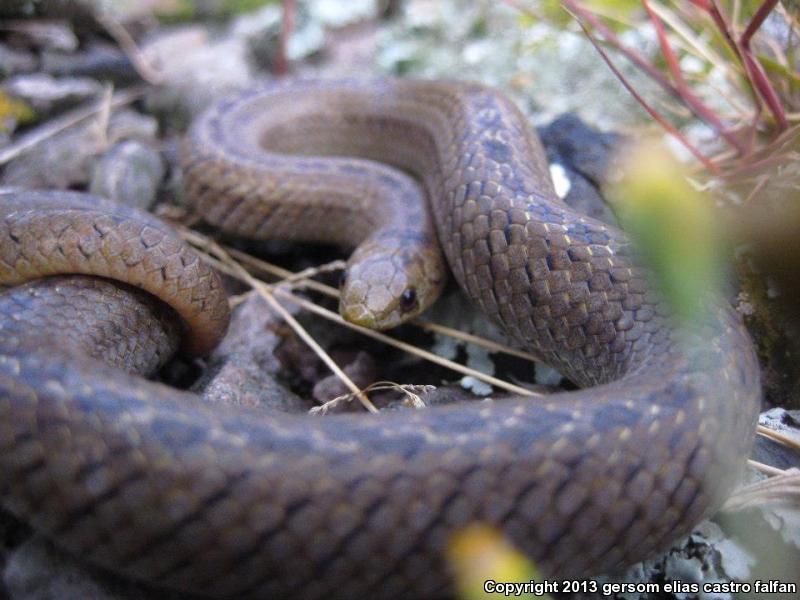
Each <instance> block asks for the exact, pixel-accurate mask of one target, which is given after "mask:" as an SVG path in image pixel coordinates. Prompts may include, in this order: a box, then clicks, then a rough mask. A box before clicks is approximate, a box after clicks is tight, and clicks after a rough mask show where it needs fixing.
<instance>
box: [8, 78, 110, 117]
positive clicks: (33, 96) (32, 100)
mask: <svg viewBox="0 0 800 600" xmlns="http://www.w3.org/2000/svg"><path fill="white" fill-rule="evenodd" d="M2 89H3V90H4V91H5V92H6V93H7V94H9V95H10V96H13V97H15V98H18V99H20V100H23V101H24V102H25V103H27V104H28V105H29V106H30V107H31V108H33V109H34V110H35V111H36V112H37V113H38V114H39V116H40V117H41V116H46V115H48V114H50V113H53V112H55V111H58V110H61V109H64V108H68V107H70V106H74V105H76V104H79V103H81V102H84V101H86V100H90V99H94V98H98V97H99V96H100V94H101V93H102V91H103V86H102V85H100V84H99V83H98V82H97V81H95V80H94V79H89V78H87V77H65V78H60V79H56V78H54V77H51V76H50V75H46V74H43V73H42V74H39V73H37V74H30V75H17V76H15V77H11V78H9V79H7V80H6V81H5V82H4V83H3V86H2Z"/></svg>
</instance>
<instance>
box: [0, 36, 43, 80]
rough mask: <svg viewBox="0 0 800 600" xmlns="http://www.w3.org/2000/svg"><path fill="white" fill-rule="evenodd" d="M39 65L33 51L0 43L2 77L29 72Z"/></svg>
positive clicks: (0, 70)
mask: <svg viewBox="0 0 800 600" xmlns="http://www.w3.org/2000/svg"><path fill="white" fill-rule="evenodd" d="M37 65H38V61H37V60H36V57H35V56H34V55H33V54H32V53H31V52H28V51H27V50H22V49H20V48H12V47H11V46H8V45H6V44H0V77H11V76H12V75H18V74H20V73H29V72H31V71H33V70H34V69H36V67H37Z"/></svg>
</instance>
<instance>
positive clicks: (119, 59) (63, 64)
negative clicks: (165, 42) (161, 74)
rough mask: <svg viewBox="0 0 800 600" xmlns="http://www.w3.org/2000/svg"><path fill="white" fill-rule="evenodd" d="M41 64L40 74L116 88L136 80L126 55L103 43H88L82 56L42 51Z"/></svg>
mask: <svg viewBox="0 0 800 600" xmlns="http://www.w3.org/2000/svg"><path fill="white" fill-rule="evenodd" d="M41 62H42V65H41V69H42V71H44V72H46V73H50V74H51V75H57V76H71V77H93V78H95V79H100V80H103V81H111V82H112V83H114V84H117V85H124V84H128V83H131V82H133V81H137V80H138V79H139V75H138V74H137V72H136V69H134V67H133V64H132V63H131V61H130V59H129V58H128V57H127V55H125V53H123V52H122V51H121V50H120V49H119V48H117V47H116V46H113V45H111V44H106V43H100V42H94V43H90V44H88V45H87V46H86V48H85V49H82V50H81V52H70V53H64V52H58V51H51V50H45V51H44V52H42V56H41Z"/></svg>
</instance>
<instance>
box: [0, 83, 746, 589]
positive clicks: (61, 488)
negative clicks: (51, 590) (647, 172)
mask: <svg viewBox="0 0 800 600" xmlns="http://www.w3.org/2000/svg"><path fill="white" fill-rule="evenodd" d="M267 109H271V110H267ZM281 119H285V120H286V123H285V125H281ZM295 127H298V128H299V129H295ZM292 132H295V133H292ZM298 132H299V133H298ZM304 143H308V144H310V146H304V145H303V144H304ZM288 151H292V152H300V151H304V152H303V153H304V154H306V155H307V156H294V157H292V156H287V155H284V154H282V153H284V152H288ZM334 152H341V153H342V154H350V155H354V156H357V157H364V156H368V157H371V158H375V159H378V160H381V161H384V162H388V163H390V164H392V165H394V166H398V167H401V168H402V169H404V170H406V171H409V172H411V173H414V174H416V175H417V176H418V177H419V178H420V179H421V181H422V183H423V185H424V188H425V190H426V192H427V194H428V195H429V197H430V199H431V213H432V215H433V219H432V221H433V222H435V227H436V232H437V234H438V238H439V240H440V241H441V243H442V246H443V249H444V254H445V256H446V258H447V261H448V263H449V265H450V267H451V269H452V271H453V273H454V274H455V277H456V279H457V280H458V283H459V284H460V285H461V287H462V288H463V289H464V290H465V291H466V293H467V294H468V295H469V296H470V298H471V299H472V300H473V301H474V302H475V303H476V304H477V305H479V306H480V307H481V308H482V309H483V310H484V311H485V312H486V313H487V314H488V315H489V316H490V317H491V318H492V319H493V320H495V321H496V322H497V323H499V324H500V325H501V326H502V327H503V328H504V329H505V330H506V331H507V332H508V333H509V334H510V335H511V336H513V337H515V338H516V339H518V340H520V341H521V342H523V343H524V344H526V345H527V346H528V347H529V348H532V349H534V350H535V351H536V352H538V353H540V354H542V355H543V356H544V357H545V358H546V359H547V361H548V362H550V363H551V364H553V365H554V366H555V367H557V368H559V369H560V370H561V371H562V372H563V373H564V374H565V375H567V376H568V377H569V378H570V379H572V380H573V381H575V382H576V383H578V384H579V385H581V386H588V385H594V386H595V387H591V388H589V389H585V390H581V391H577V392H571V393H566V394H557V395H555V396H551V397H549V398H547V399H546V401H537V400H532V399H529V398H518V399H512V400H508V401H502V402H496V403H494V404H489V405H487V404H485V403H480V404H477V403H476V404H468V405H460V406H451V407H440V408H435V409H430V410H421V411H413V412H411V413H408V412H405V413H401V414H398V413H391V414H380V415H378V416H361V415H351V414H347V415H335V416H331V417H327V418H319V419H310V418H307V417H301V416H290V415H275V416H273V417H270V418H266V419H265V416H264V414H263V413H260V412H257V411H247V410H244V409H239V410H232V411H230V412H227V411H226V412H225V413H224V414H220V413H219V412H218V411H215V410H213V409H211V408H210V407H208V406H206V405H205V404H203V403H202V402H201V401H200V399H199V398H198V397H197V396H195V395H193V394H189V393H184V392H179V391H176V390H173V389H169V388H166V387H164V386H161V385H158V384H154V383H150V382H147V381H145V380H144V379H141V378H140V377H139V376H136V375H133V374H127V373H125V372H123V371H126V370H127V371H130V372H139V373H141V372H147V371H148V370H152V369H153V368H154V367H155V366H157V365H158V363H159V362H161V361H162V360H163V358H164V357H165V356H166V355H168V354H169V352H170V351H171V350H172V349H173V348H174V347H175V342H174V337H173V335H172V334H173V333H174V332H173V331H171V330H174V326H173V325H174V323H175V319H173V318H171V317H170V315H169V314H165V313H164V310H165V309H164V308H163V307H161V305H160V304H157V303H154V302H153V301H151V300H150V299H149V298H148V297H146V296H143V295H142V294H141V293H140V292H139V291H138V290H135V289H134V288H127V287H122V288H120V287H118V286H113V287H110V286H111V284H109V283H108V282H106V281H103V280H96V279H86V278H72V277H70V278H60V277H59V278H50V279H45V280H41V281H34V282H32V283H28V284H25V285H20V286H19V287H16V288H12V289H11V290H9V291H6V292H5V293H3V294H1V295H0V331H1V332H2V338H0V495H1V496H2V499H3V502H4V504H5V505H6V506H7V507H8V508H9V509H11V510H12V511H14V512H15V513H16V514H18V515H20V516H21V517H23V518H24V519H26V520H28V521H29V522H31V523H32V524H33V525H34V526H35V527H36V528H38V529H40V530H42V531H44V532H45V533H47V534H48V535H51V536H52V537H53V538H54V539H56V540H57V541H58V543H60V544H61V545H63V546H64V547H66V548H68V549H69V550H71V551H72V552H74V553H76V554H77V555H79V556H81V557H86V558H87V559H90V560H92V561H94V562H96V563H98V564H100V565H104V566H107V567H110V568H112V569H114V570H117V571H120V572H122V573H125V574H127V575H130V576H132V577H136V578H143V579H146V580H148V581H151V582H153V583H154V584H157V585H163V586H168V587H173V588H178V589H183V590H189V591H193V592H197V593H203V594H210V595H216V596H236V597H240V596H252V597H260V598H283V597H300V598H332V597H342V598H358V597H375V598H378V597H381V598H382V597H408V598H419V597H433V596H437V595H439V594H441V593H443V592H445V591H446V590H448V589H449V585H450V584H449V580H448V576H447V569H446V566H445V564H444V559H443V551H444V548H445V546H446V544H447V541H448V539H449V536H450V534H451V533H452V532H454V531H456V530H458V529H459V528H461V527H463V526H465V525H466V524H468V523H471V522H475V521H480V522H485V523H489V524H493V525H495V526H497V527H499V528H501V529H502V530H503V532H504V533H505V534H507V535H508V536H509V538H510V539H511V540H512V541H513V542H514V543H516V544H517V545H518V546H519V547H520V548H522V549H523V550H525V551H526V552H527V553H529V554H530V555H531V556H532V557H533V558H534V559H535V560H536V561H537V562H538V564H539V566H540V567H541V568H542V569H543V570H544V571H545V572H546V573H548V574H549V575H551V576H554V577H555V576H581V575H587V574H595V573H600V572H605V571H609V570H610V569H614V568H616V567H619V566H621V565H624V564H628V563H632V562H635V561H637V560H640V559H641V558H643V557H645V556H646V555H648V554H650V553H652V552H653V551H655V550H657V549H660V548H663V547H665V546H666V545H667V544H669V542H671V541H673V540H675V539H676V538H677V537H679V536H680V535H682V534H684V533H686V532H687V531H689V530H690V528H691V527H692V526H693V525H694V524H695V523H697V522H698V521H699V520H700V519H702V518H703V517H705V516H707V515H709V514H710V513H711V512H713V511H714V510H715V509H716V508H717V507H718V506H719V504H720V503H721V501H722V500H723V499H724V497H725V495H726V493H727V492H728V491H729V489H730V487H731V485H732V484H733V482H734V481H735V476H736V474H737V473H738V472H739V471H740V469H741V467H742V465H743V464H744V460H745V457H746V455H747V453H748V452H749V449H750V446H751V443H752V438H753V431H754V421H755V416H756V413H757V410H758V407H759V376H758V368H757V364H756V360H755V356H754V352H753V349H752V346H751V343H750V341H749V339H748V336H747V334H746V332H745V331H744V329H743V327H742V325H741V323H740V321H739V319H738V318H737V316H736V315H735V313H734V312H733V311H732V310H731V309H730V308H728V307H727V306H725V307H722V308H719V309H717V310H715V311H714V313H713V316H712V318H711V320H710V322H709V323H708V325H707V329H706V330H704V331H700V332H696V333H698V337H699V338H700V339H701V340H702V342H703V347H702V348H699V349H694V350H690V349H687V348H686V347H685V346H684V345H682V344H681V343H680V339H679V336H678V335H677V333H676V331H675V330H674V329H673V328H672V326H671V324H670V320H669V318H668V317H667V316H666V315H665V311H664V310H663V308H662V306H661V304H660V303H659V300H658V297H657V295H656V294H654V293H653V292H652V291H651V290H650V288H649V286H648V284H647V281H646V279H647V276H646V272H645V271H644V270H643V269H641V268H640V267H638V266H637V265H636V263H635V261H634V258H633V257H632V256H631V253H630V244H629V242H628V241H627V239H626V238H625V237H624V235H623V234H622V233H621V232H619V231H618V230H616V229H614V228H612V227H610V226H608V225H604V224H602V223H599V222H597V221H595V220H593V219H590V218H588V217H585V216H581V215H579V214H576V213H575V212H573V211H572V210H571V209H570V208H568V207H566V206H565V205H564V204H563V203H562V202H561V201H559V200H558V199H557V198H556V196H555V194H554V193H553V190H552V186H551V183H550V181H549V178H548V175H547V165H546V162H545V159H544V157H543V154H542V151H541V148H540V145H539V142H538V140H537V139H536V137H535V134H534V133H533V132H532V130H531V129H530V127H529V126H528V124H527V122H526V120H525V118H524V117H523V116H522V115H521V114H520V113H519V112H518V111H517V109H516V108H515V107H514V106H513V105H512V104H511V103H510V102H509V101H508V100H506V99H505V98H503V97H502V96H500V95H498V94H497V93H496V92H494V91H491V90H489V89H487V88H485V87H482V86H478V85H470V84H459V83H440V82H412V81H378V82H366V83H359V82H318V83H294V84H290V85H284V86H273V87H268V88H264V89H262V90H258V91H255V92H251V93H248V94H245V95H243V96H241V97H239V98H237V99H235V100H233V101H231V102H228V103H225V104H223V105H221V106H220V107H218V108H216V109H213V110H212V111H211V112H210V113H209V114H208V115H207V116H206V117H204V118H203V119H201V120H200V121H199V122H198V124H197V125H196V126H195V127H194V128H193V131H192V134H191V135H190V137H189V140H188V151H187V154H186V156H187V158H186V171H187V179H188V187H189V190H190V191H191V192H192V193H194V194H195V195H197V196H198V199H199V204H200V207H201V209H202V210H204V211H205V212H206V213H207V218H208V219H209V220H210V221H212V222H218V223H222V224H223V226H225V227H226V228H229V229H236V228H237V225H236V224H237V223H242V224H244V226H245V228H247V227H249V228H250V229H252V230H261V232H262V233H264V234H266V235H269V234H270V229H271V228H277V229H281V228H283V229H284V230H291V231H294V232H295V233H296V237H302V238H309V237H311V238H313V237H315V236H316V235H317V233H316V229H315V228H314V227H312V226H313V225H314V224H315V222H316V225H319V226H320V227H322V228H323V229H325V228H327V229H328V230H330V231H333V232H335V235H338V236H339V238H345V239H340V241H347V242H350V241H354V240H355V241H358V240H368V239H369V238H370V235H371V232H372V231H373V229H371V228H378V227H383V228H384V229H386V230H392V229H393V228H394V225H396V224H397V222H398V221H397V219H396V218H395V217H394V216H393V217H387V216H386V215H385V213H384V212H382V211H385V210H388V209H387V208H386V207H383V208H379V209H378V212H377V213H374V212H370V211H371V210H373V209H370V208H368V207H366V206H364V207H361V205H358V206H359V207H360V208H363V210H354V209H353V202H355V200H354V199H355V198H360V197H362V196H363V192H364V191H365V190H366V191H367V192H369V193H367V194H366V195H368V196H370V195H371V196H377V195H381V194H382V192H381V194H377V193H376V194H372V193H371V190H374V189H376V188H377V187H381V186H382V187H383V188H390V190H389V191H390V192H391V190H394V191H395V192H397V191H398V190H399V193H400V195H405V196H409V197H410V196H413V195H418V194H417V192H414V191H413V184H407V183H406V182H405V179H404V176H403V175H401V174H396V175H393V174H390V173H389V171H388V169H387V168H386V167H382V166H377V164H376V163H372V162H370V161H367V160H364V159H363V158H361V159H360V158H352V159H344V158H339V159H329V158H322V157H319V156H316V154H331V153H334ZM309 154H313V155H312V156H308V155H309ZM294 175H297V176H299V177H300V182H301V183H292V181H293V179H292V177H293V176H294ZM304 175H305V176H307V177H305V178H304ZM384 176H385V177H386V178H385V179H381V177H384ZM331 177H332V178H333V179H334V180H338V182H339V185H340V187H339V188H333V189H330V188H329V187H328V185H329V184H330V181H331V180H330V178H331ZM375 177H378V183H375V181H376V180H375ZM365 178H366V179H365ZM398 181H399V182H400V183H397V182H398ZM314 182H317V185H318V187H319V189H317V191H316V192H315V193H314V194H312V195H311V198H312V199H313V201H312V203H311V204H310V205H308V206H305V207H303V208H298V207H296V206H295V207H294V208H291V206H292V205H290V204H285V203H283V201H284V200H286V199H287V198H288V199H292V197H294V196H300V195H301V194H300V192H303V191H304V190H306V191H307V190H308V189H310V188H314ZM266 192H269V193H270V194H272V195H271V196H269V194H266ZM265 194H266V195H267V196H269V198H268V199H267V202H268V204H267V205H264V206H262V205H259V204H258V202H259V201H260V200H261V199H262V198H263V196H264V195H265ZM276 198H277V199H276ZM92 202H93V200H92V199H89V198H87V197H84V196H78V195H74V194H61V193H50V194H42V193H30V192H24V193H18V194H13V195H5V196H0V283H10V284H21V283H22V282H24V281H27V280H31V279H36V278H37V277H40V276H42V275H59V274H67V273H73V272H78V273H82V274H84V275H85V274H91V273H94V274H98V275H100V276H102V277H105V278H112V279H117V280H123V281H128V283H130V284H132V285H133V286H135V287H143V288H144V289H146V290H147V291H150V292H153V293H155V294H157V295H158V296H159V297H161V298H162V299H164V300H166V301H167V302H171V303H172V305H173V307H174V308H175V310H176V311H177V312H178V314H179V315H180V316H181V317H182V320H183V321H184V322H185V323H187V324H188V325H189V326H190V327H191V328H192V331H193V332H194V333H192V334H191V335H190V337H189V338H188V339H189V341H188V342H187V347H188V348H189V349H190V350H192V349H193V350H196V351H200V352H202V351H205V350H207V349H208V348H209V346H210V345H212V344H213V340H214V339H215V338H216V337H217V336H218V334H219V333H220V332H221V331H222V330H223V329H224V325H225V323H226V316H225V315H226V313H225V310H224V297H223V296H222V294H221V293H220V288H219V283H218V282H217V280H216V278H215V277H214V276H213V274H212V273H209V272H208V271H207V270H206V269H205V268H204V267H203V266H202V264H201V263H199V261H197V259H196V257H194V255H192V254H190V253H189V252H187V251H186V249H185V248H184V247H183V246H182V245H181V244H180V243H179V241H178V240H177V238H176V237H175V235H174V234H173V233H171V232H170V230H169V228H168V227H166V226H165V225H162V224H159V223H158V222H157V221H156V220H155V219H152V218H150V217H147V216H144V215H140V214H139V213H134V212H131V211H126V210H122V209H119V208H113V207H108V206H105V205H104V203H102V202H101V203H100V204H101V205H102V206H92V205H91V203H92ZM323 202H327V204H324V206H323V205H321V204H320V203H323ZM315 203H316V204H315ZM397 210H399V211H401V212H400V214H401V215H402V214H405V213H403V212H402V211H403V210H406V209H403V208H400V209H397ZM409 210H411V211H412V212H413V214H415V215H416V217H415V218H413V219H412V218H409V219H405V221H415V222H416V223H417V224H419V223H422V225H421V227H422V230H423V231H424V230H425V227H426V225H425V222H427V221H430V219H429V217H427V216H425V214H423V213H421V212H419V210H418V209H413V208H412V209H409ZM414 211H416V212H414ZM423 212H424V211H423ZM278 215H280V218H279V217H278ZM281 219H288V221H289V222H286V221H284V220H281ZM401 220H403V219H401ZM403 236H405V239H409V237H410V238H414V237H416V238H419V239H423V241H424V244H423V245H422V247H421V250H419V252H420V253H421V255H422V258H421V260H422V263H417V264H423V265H427V264H428V263H427V261H428V260H429V259H430V260H432V261H435V260H436V259H435V258H433V259H431V258H430V256H429V255H428V254H427V252H428V251H427V250H426V249H425V244H427V240H426V239H425V235H424V234H419V235H418V234H414V235H409V234H407V233H402V232H401V234H400V237H401V239H404V238H403ZM334 237H335V236H334ZM373 241H374V240H373ZM418 258H419V257H417V258H416V259H415V260H417V259H418ZM367 262H369V261H367ZM431 264H433V263H431ZM420 274H421V275H420ZM351 276H352V275H351ZM417 276H418V277H422V279H423V280H425V278H433V279H435V278H436V277H438V273H437V267H435V266H434V267H431V268H428V267H427V266H424V267H422V268H421V269H420V270H419V273H417ZM198 282H199V283H198ZM405 285H407V282H405V283H403V284H402V285H401V286H399V287H397V289H396V290H395V291H400V292H402V287H403V286H405ZM432 285H433V287H435V286H436V285H439V284H438V283H434V284H432ZM72 298H77V300H72ZM390 303H391V302H388V303H383V304H390ZM383 304H382V305H381V307H379V308H381V309H382V308H383ZM58 306H64V307H66V308H59V309H55V308H54V307H58ZM367 308H369V307H367ZM85 314H91V318H89V317H84V316H82V315H85ZM171 324H172V325H171ZM43 332H44V333H43ZM45 333H46V334H47V335H48V336H49V338H48V339H49V341H50V342H51V343H49V344H48V346H47V347H45V346H44V345H42V343H41V342H42V339H43V338H42V336H43V335H44V334H45ZM53 348H64V349H65V351H64V352H62V353H57V352H55V351H54V349H53ZM147 348H149V350H147ZM153 348H155V350H154V349H153ZM140 349H141V350H144V354H135V355H134V356H140V357H141V356H143V358H130V356H131V355H130V353H129V350H140ZM101 358H102V359H104V360H105V361H106V363H111V364H112V365H113V366H114V368H112V367H111V366H108V365H107V364H106V363H104V362H101V360H100V359H101ZM117 367H121V368H122V371H121V370H120V369H119V368H117Z"/></svg>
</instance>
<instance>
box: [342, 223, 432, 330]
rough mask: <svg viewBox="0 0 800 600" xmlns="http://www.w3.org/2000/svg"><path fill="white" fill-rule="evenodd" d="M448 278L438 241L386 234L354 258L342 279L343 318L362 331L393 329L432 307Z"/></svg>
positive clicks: (395, 232) (368, 242)
mask: <svg viewBox="0 0 800 600" xmlns="http://www.w3.org/2000/svg"><path fill="white" fill-rule="evenodd" d="M446 277H447V271H446V268H445V263H444V257H443V256H442V253H441V250H440V249H439V246H438V244H437V243H436V241H435V240H432V239H431V238H430V237H429V236H425V235H420V234H419V233H418V232H405V231H402V230H400V231H398V230H390V231H382V232H379V233H378V234H376V235H374V236H372V237H370V238H368V239H367V240H366V241H365V242H363V243H362V244H361V245H360V246H359V247H358V248H357V249H356V251H355V252H354V253H353V255H352V256H351V257H350V260H349V261H348V263H347V267H346V269H345V271H344V273H343V275H342V281H341V285H340V287H341V299H340V301H339V312H340V313H341V315H342V316H343V317H344V318H345V319H347V320H348V321H350V322H351V323H355V324H356V325H361V326H362V327H368V328H370V329H391V328H392V327H397V326H398V325H400V324H401V323H404V322H406V321H408V320H409V319H413V318H414V317H416V316H417V315H419V314H420V313H421V312H422V311H424V310H425V309H426V308H428V307H429V306H430V305H431V304H433V303H434V302H435V301H436V299H437V298H438V297H439V294H440V293H441V291H442V288H443V287H444V283H445V280H446Z"/></svg>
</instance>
